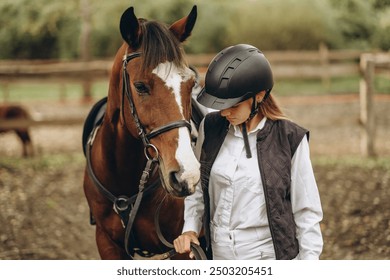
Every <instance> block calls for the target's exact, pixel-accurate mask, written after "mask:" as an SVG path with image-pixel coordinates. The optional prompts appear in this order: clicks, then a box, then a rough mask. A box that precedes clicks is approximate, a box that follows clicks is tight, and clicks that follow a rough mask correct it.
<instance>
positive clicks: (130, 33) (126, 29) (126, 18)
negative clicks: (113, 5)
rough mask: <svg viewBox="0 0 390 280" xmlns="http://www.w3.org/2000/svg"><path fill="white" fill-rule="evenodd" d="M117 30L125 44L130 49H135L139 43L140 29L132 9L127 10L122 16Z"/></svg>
mask: <svg viewBox="0 0 390 280" xmlns="http://www.w3.org/2000/svg"><path fill="white" fill-rule="evenodd" d="M119 29H120V31H121V34H122V37H123V39H124V40H125V41H126V42H127V44H129V46H130V47H132V48H134V49H137V48H138V46H139V41H140V38H139V37H140V28H139V23H138V19H137V17H136V16H135V14H134V8H133V7H130V8H128V9H127V10H126V11H124V13H123V14H122V16H121V20H120V24H119Z"/></svg>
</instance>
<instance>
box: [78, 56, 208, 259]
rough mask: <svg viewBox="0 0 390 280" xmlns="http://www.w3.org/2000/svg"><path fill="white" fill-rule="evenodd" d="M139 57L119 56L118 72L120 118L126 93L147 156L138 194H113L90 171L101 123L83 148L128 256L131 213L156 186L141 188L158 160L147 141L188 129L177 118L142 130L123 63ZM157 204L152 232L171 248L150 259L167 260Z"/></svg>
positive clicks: (196, 247)
mask: <svg viewBox="0 0 390 280" xmlns="http://www.w3.org/2000/svg"><path fill="white" fill-rule="evenodd" d="M140 56H141V53H140V52H134V53H131V54H129V55H127V54H126V55H125V56H124V57H123V69H122V71H123V72H122V78H123V80H122V84H123V85H122V115H123V120H124V122H126V120H125V117H124V116H125V114H124V96H125V95H126V97H127V100H128V103H129V105H130V112H131V115H132V117H133V120H134V122H135V125H136V127H137V132H138V135H139V137H140V138H141V140H142V143H143V145H144V154H145V157H146V159H147V162H146V165H145V168H144V171H143V172H142V176H141V179H140V182H139V186H138V193H137V194H136V195H133V196H131V197H127V196H124V195H120V196H115V195H114V194H112V193H111V192H110V191H109V190H108V189H107V188H106V187H105V186H104V185H103V184H102V183H101V182H100V181H99V179H98V178H97V177H96V175H95V173H94V171H93V168H92V164H91V148H92V145H93V142H94V139H95V136H96V133H97V131H98V129H99V128H100V126H101V123H100V124H99V125H97V126H96V127H95V128H94V129H93V130H92V132H91V134H90V136H89V139H88V142H87V147H86V150H87V152H86V157H87V171H88V175H89V177H90V178H91V180H92V181H93V183H94V184H95V186H96V187H97V188H98V189H99V191H100V192H101V193H102V194H103V195H104V196H105V197H106V198H107V199H109V200H110V201H111V202H112V203H113V209H114V211H115V212H116V213H117V214H118V215H119V216H120V218H121V221H122V225H123V227H124V228H125V242H124V243H125V250H126V253H127V254H128V256H129V257H130V258H132V259H133V258H134V256H133V253H134V250H133V249H134V248H131V249H130V244H129V242H130V239H131V238H132V236H131V230H132V226H133V222H134V219H135V216H136V214H137V212H138V209H139V206H140V204H141V200H142V197H143V195H144V194H145V193H147V192H151V191H153V190H155V189H156V188H157V187H158V185H159V184H158V183H159V182H158V180H159V178H157V180H155V181H153V182H151V183H150V184H149V185H148V186H146V188H145V184H146V183H147V182H148V180H149V177H150V172H151V171H152V169H153V166H154V165H155V164H157V165H158V159H159V153H158V149H157V147H156V146H154V145H153V144H151V143H150V141H149V140H150V139H152V138H153V137H156V136H158V135H160V134H162V133H165V132H167V131H169V130H172V129H175V128H180V127H187V128H188V129H189V130H190V131H191V124H190V122H188V121H187V120H177V121H173V122H170V123H168V124H165V125H163V126H161V127H159V128H156V129H154V130H152V131H151V132H149V133H146V131H145V128H144V126H143V125H142V123H141V121H140V119H139V117H138V114H137V110H136V108H135V105H134V101H133V97H132V93H131V88H130V75H129V74H128V72H127V64H128V63H129V61H130V60H132V59H134V58H137V57H140ZM125 125H126V124H125ZM149 149H153V150H154V153H153V155H151V154H150V153H149ZM155 170H156V169H155ZM161 204H162V201H161ZM161 204H160V205H159V206H158V207H157V211H156V213H155V224H156V225H155V226H156V232H157V235H158V237H159V239H160V241H161V242H162V243H163V244H164V245H166V246H167V247H169V248H171V250H170V251H169V252H166V253H164V254H161V255H157V257H156V256H154V257H152V258H153V259H167V258H170V257H172V256H174V255H175V254H176V251H175V249H174V248H173V245H172V244H171V243H169V242H168V241H167V240H166V239H165V238H164V237H163V235H162V233H161V230H160V226H159V223H158V216H159V211H160V208H161ZM156 217H157V218H156ZM191 250H192V252H193V253H194V256H195V258H196V259H207V257H206V255H205V254H204V252H203V250H202V249H201V247H200V246H199V245H196V244H191Z"/></svg>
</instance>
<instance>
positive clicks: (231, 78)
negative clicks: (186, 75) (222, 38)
mask: <svg viewBox="0 0 390 280" xmlns="http://www.w3.org/2000/svg"><path fill="white" fill-rule="evenodd" d="M273 84H274V83H273V77H272V70H271V66H270V64H269V62H268V60H267V59H266V58H265V56H264V55H263V53H262V52H261V51H260V50H259V49H257V48H256V47H254V46H251V45H246V44H239V45H235V46H231V47H227V48H225V49H223V50H222V51H220V52H219V53H218V54H217V55H216V56H215V57H214V59H213V60H212V62H211V63H210V65H209V67H208V69H207V73H206V78H205V86H204V87H203V89H202V90H201V92H200V93H199V95H198V97H197V100H198V102H199V103H200V104H202V105H204V106H206V107H209V108H213V109H217V110H223V109H226V108H230V107H232V106H234V105H236V104H237V103H239V102H241V101H244V100H246V99H248V98H251V97H254V96H255V95H256V94H257V93H258V92H260V91H262V90H266V91H267V94H266V96H265V97H264V99H265V98H266V97H267V96H268V95H269V93H270V92H271V89H272V87H273Z"/></svg>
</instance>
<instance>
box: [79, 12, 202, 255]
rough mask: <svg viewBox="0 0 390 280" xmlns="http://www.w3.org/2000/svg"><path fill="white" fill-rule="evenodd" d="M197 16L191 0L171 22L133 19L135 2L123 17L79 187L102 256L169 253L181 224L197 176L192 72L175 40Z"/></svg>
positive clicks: (181, 38) (183, 36)
mask: <svg viewBox="0 0 390 280" xmlns="http://www.w3.org/2000/svg"><path fill="white" fill-rule="evenodd" d="M196 16H197V10H196V6H194V7H193V9H192V10H191V12H190V14H189V15H188V16H187V17H184V18H182V19H180V20H178V21H176V22H175V23H173V24H172V25H171V26H170V27H168V26H167V25H165V24H163V23H159V22H157V21H147V20H145V19H137V17H136V16H135V14H134V9H133V7H131V8H129V9H127V10H126V11H125V12H124V13H123V15H122V17H121V20H120V32H121V34H122V37H123V39H124V41H125V42H124V43H123V45H122V46H121V47H120V48H119V50H118V52H117V54H116V57H115V60H114V64H113V67H112V71H111V78H110V85H109V92H108V97H107V103H106V104H104V103H105V102H106V100H105V99H104V100H102V101H101V102H100V103H99V104H98V106H97V107H98V108H95V109H94V111H99V110H98V109H99V108H100V107H103V111H104V116H103V117H102V118H101V119H100V120H98V121H97V123H96V125H95V128H94V129H93V130H92V132H91V133H90V134H89V135H90V136H89V140H88V144H87V145H86V148H85V152H86V156H87V167H86V171H85V177H84V191H85V195H86V198H87V200H88V204H89V207H90V209H91V214H92V216H93V218H94V220H95V222H96V242H97V247H98V250H99V253H100V256H101V258H102V259H132V258H134V256H135V254H138V255H143V256H153V258H162V259H163V258H167V257H172V255H173V253H169V254H165V253H166V252H167V251H168V250H169V249H170V243H171V242H172V241H173V239H174V238H176V237H177V236H178V235H179V234H180V232H181V228H182V225H183V207H184V206H183V204H184V203H183V197H185V196H187V195H190V194H192V193H193V192H194V190H195V186H196V184H197V183H198V181H199V178H200V171H199V162H198V161H197V160H196V158H195V156H194V154H193V151H192V148H191V139H190V129H189V128H190V124H189V120H190V114H191V112H190V111H191V91H192V87H193V86H194V83H195V74H194V73H193V71H191V70H190V68H189V67H188V66H187V64H186V62H185V60H184V57H183V55H184V54H183V51H182V47H181V42H183V41H184V40H186V38H188V37H189V36H190V34H191V31H192V29H193V27H194V24H195V21H196ZM104 106H106V108H105V107H104ZM95 107H96V106H95ZM104 108H105V109H104ZM91 112H92V111H91ZM96 114H97V113H96ZM154 166H155V167H156V168H154ZM157 170H158V172H157ZM149 177H150V178H149ZM159 178H160V179H159ZM155 220H156V222H155ZM137 248H140V250H137ZM145 251H147V252H148V255H146V254H145V253H144V252H145ZM170 252H172V250H171V251H170ZM186 257H187V256H180V255H175V256H174V257H173V258H186Z"/></svg>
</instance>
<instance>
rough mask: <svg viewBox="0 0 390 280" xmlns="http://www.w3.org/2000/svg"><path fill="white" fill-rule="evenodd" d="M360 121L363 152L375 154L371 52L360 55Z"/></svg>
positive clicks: (373, 73)
mask: <svg viewBox="0 0 390 280" xmlns="http://www.w3.org/2000/svg"><path fill="white" fill-rule="evenodd" d="M360 70H361V75H362V76H361V79H360V122H361V152H362V154H363V156H368V157H374V156H375V148H374V143H375V136H376V135H375V111H374V108H373V107H374V106H373V105H374V104H373V99H374V75H375V58H374V57H373V56H372V55H370V54H362V55H361V57H360Z"/></svg>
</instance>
